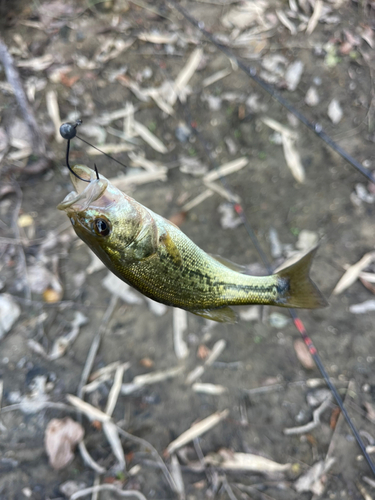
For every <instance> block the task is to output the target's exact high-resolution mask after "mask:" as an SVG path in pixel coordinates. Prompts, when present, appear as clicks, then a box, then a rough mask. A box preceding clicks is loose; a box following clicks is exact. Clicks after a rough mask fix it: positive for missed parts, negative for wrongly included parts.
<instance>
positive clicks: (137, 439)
mask: <svg viewBox="0 0 375 500" xmlns="http://www.w3.org/2000/svg"><path fill="white" fill-rule="evenodd" d="M116 427H117V430H118V432H119V434H121V435H122V436H124V437H125V438H127V439H129V441H133V443H138V444H140V445H141V446H142V447H143V448H146V449H147V450H149V451H150V452H151V455H152V456H153V457H154V458H155V460H156V462H157V463H158V465H159V467H160V468H161V470H162V471H163V473H164V477H165V479H166V480H167V482H168V484H169V486H170V488H171V490H172V491H174V492H175V493H178V489H177V487H176V485H175V482H174V479H173V477H172V476H171V473H170V472H169V470H168V468H167V466H166V465H165V463H164V461H163V459H162V458H161V456H160V455H159V453H158V452H157V451H156V449H155V448H154V447H153V446H152V444H151V443H149V442H148V441H146V440H145V439H142V438H140V437H138V436H133V434H130V433H129V432H127V431H124V429H121V427H119V426H118V425H117V426H116Z"/></svg>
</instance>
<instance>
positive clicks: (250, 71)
mask: <svg viewBox="0 0 375 500" xmlns="http://www.w3.org/2000/svg"><path fill="white" fill-rule="evenodd" d="M164 1H165V2H167V3H169V4H170V5H171V6H172V7H173V8H174V9H176V10H177V11H178V12H180V14H182V15H183V16H184V17H185V19H186V20H187V21H189V22H190V23H191V24H192V25H193V26H195V27H196V28H198V30H199V31H200V32H201V33H203V35H204V36H205V37H206V38H208V40H209V41H210V42H212V43H213V44H214V45H215V47H217V48H218V49H219V50H221V51H222V52H223V53H224V54H225V55H226V56H227V57H229V59H232V60H233V61H234V62H235V63H236V64H237V65H238V67H239V68H240V69H241V70H242V71H243V72H244V73H246V74H247V75H248V76H249V77H250V78H251V79H252V80H253V81H254V82H256V83H257V84H258V85H259V86H260V87H262V89H263V90H265V91H266V92H268V94H270V95H271V96H272V97H273V98H275V99H276V100H277V101H278V102H279V103H280V104H281V105H282V106H284V108H286V109H287V110H288V111H289V112H290V113H292V114H293V115H294V116H295V117H296V118H298V120H299V121H300V122H302V123H303V124H304V125H305V126H306V127H307V128H309V129H310V130H312V131H313V132H315V134H316V135H317V136H318V137H320V139H322V140H323V141H324V142H325V143H326V144H327V145H328V146H329V147H330V148H331V149H333V150H334V151H336V153H338V154H339V155H340V156H341V157H342V158H344V159H345V160H346V161H347V162H348V163H349V164H350V165H351V166H352V167H354V168H355V169H356V170H358V172H360V173H361V174H362V175H364V176H365V177H366V178H367V179H368V180H369V181H371V182H372V183H374V184H375V177H374V176H373V175H372V173H371V172H370V170H368V169H367V168H365V167H364V166H363V165H362V164H361V163H360V162H359V161H358V160H356V159H355V158H353V157H352V156H351V155H350V154H349V153H348V152H347V151H345V150H344V149H343V148H342V147H341V146H339V145H338V144H337V143H336V142H335V141H334V140H333V139H331V137H330V136H329V135H328V134H326V132H324V130H323V127H322V126H321V125H320V124H319V123H313V122H312V121H310V120H309V119H308V118H306V116H305V115H303V114H302V113H301V112H300V111H298V109H296V108H295V107H294V106H293V105H292V104H291V103H290V102H289V101H288V100H287V99H285V98H284V97H283V96H282V95H281V94H280V93H279V92H278V91H277V90H275V89H274V88H273V87H272V86H271V85H269V84H268V83H267V82H265V81H264V80H263V79H262V78H261V77H260V76H258V74H257V70H256V68H255V67H253V66H250V67H249V66H247V65H246V64H245V63H243V62H242V61H241V60H240V59H238V58H237V56H235V54H234V53H233V52H232V51H231V50H230V49H228V47H226V46H225V45H222V44H221V43H220V42H219V41H217V40H216V38H215V36H214V35H213V34H212V33H210V32H209V31H207V30H206V29H205V28H204V23H203V22H202V21H198V20H197V19H196V18H195V17H193V16H192V15H191V14H190V13H189V12H188V11H187V10H185V9H184V8H183V7H181V5H179V4H178V3H176V2H175V1H174V0H164Z"/></svg>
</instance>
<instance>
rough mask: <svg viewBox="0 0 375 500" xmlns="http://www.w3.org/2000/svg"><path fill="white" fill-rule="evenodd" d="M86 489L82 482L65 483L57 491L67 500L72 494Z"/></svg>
mask: <svg viewBox="0 0 375 500" xmlns="http://www.w3.org/2000/svg"><path fill="white" fill-rule="evenodd" d="M84 488H86V483H84V482H83V481H72V480H71V481H65V483H62V484H60V487H59V490H60V492H61V493H62V494H63V495H65V496H66V497H67V498H70V497H71V496H72V495H73V494H74V493H77V491H79V490H83V489H84Z"/></svg>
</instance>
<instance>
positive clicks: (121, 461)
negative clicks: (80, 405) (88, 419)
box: [103, 422, 126, 470]
mask: <svg viewBox="0 0 375 500" xmlns="http://www.w3.org/2000/svg"><path fill="white" fill-rule="evenodd" d="M103 432H104V434H105V436H106V438H107V440H108V443H109V444H110V446H111V449H112V452H113V454H114V456H115V457H116V458H117V462H118V463H117V465H116V467H115V468H116V469H117V468H119V469H120V470H125V469H126V461H125V455H124V450H123V448H122V444H121V441H120V437H119V435H118V430H117V426H116V425H115V424H114V423H113V422H103Z"/></svg>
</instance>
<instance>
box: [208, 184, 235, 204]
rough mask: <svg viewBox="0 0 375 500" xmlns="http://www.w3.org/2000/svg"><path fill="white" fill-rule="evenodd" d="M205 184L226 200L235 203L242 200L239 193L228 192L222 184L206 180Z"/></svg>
mask: <svg viewBox="0 0 375 500" xmlns="http://www.w3.org/2000/svg"><path fill="white" fill-rule="evenodd" d="M205 185H206V186H207V187H208V188H209V189H211V191H215V192H216V193H217V194H219V195H220V196H222V197H223V198H224V199H225V200H228V201H230V202H234V203H240V202H241V198H240V197H239V196H238V195H236V194H233V193H230V192H228V191H227V190H226V189H225V188H224V187H222V186H220V184H216V182H205Z"/></svg>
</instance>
